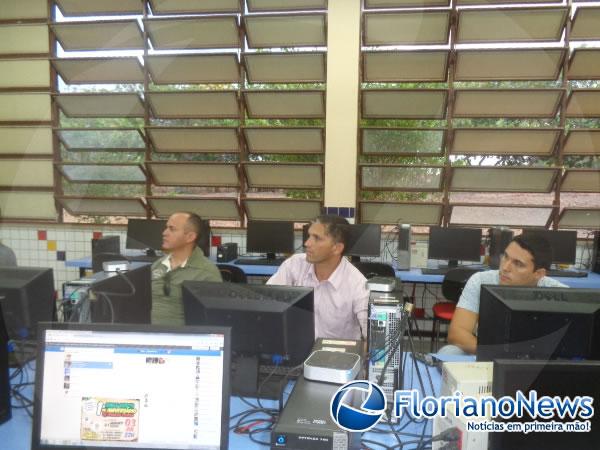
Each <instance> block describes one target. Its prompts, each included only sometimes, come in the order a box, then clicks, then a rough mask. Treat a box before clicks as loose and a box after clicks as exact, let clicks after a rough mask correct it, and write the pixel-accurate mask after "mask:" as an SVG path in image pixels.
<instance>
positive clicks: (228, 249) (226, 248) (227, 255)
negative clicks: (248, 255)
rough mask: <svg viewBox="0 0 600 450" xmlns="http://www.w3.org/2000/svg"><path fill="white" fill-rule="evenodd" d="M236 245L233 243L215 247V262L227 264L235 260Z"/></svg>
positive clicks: (236, 254)
mask: <svg viewBox="0 0 600 450" xmlns="http://www.w3.org/2000/svg"><path fill="white" fill-rule="evenodd" d="M237 257H238V245H237V243H235V242H227V243H226V244H222V245H219V246H218V247H217V262H229V261H233V260H234V259H237Z"/></svg>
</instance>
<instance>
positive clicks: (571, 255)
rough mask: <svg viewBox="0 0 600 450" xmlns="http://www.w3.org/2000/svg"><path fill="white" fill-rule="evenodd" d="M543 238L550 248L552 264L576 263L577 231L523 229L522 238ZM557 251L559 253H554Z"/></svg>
mask: <svg viewBox="0 0 600 450" xmlns="http://www.w3.org/2000/svg"><path fill="white" fill-rule="evenodd" d="M536 234H537V235H540V236H543V237H544V238H545V239H546V240H547V241H548V243H549V244H550V247H551V248H552V264H575V263H576V262H577V230H546V229H537V228H530V229H524V230H523V234H522V236H523V237H525V236H527V235H530V236H531V235H536ZM555 249H558V250H559V251H556V250H555Z"/></svg>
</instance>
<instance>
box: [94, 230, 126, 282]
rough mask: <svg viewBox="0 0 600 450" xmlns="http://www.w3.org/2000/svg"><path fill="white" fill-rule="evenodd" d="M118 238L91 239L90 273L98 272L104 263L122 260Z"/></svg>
mask: <svg viewBox="0 0 600 450" xmlns="http://www.w3.org/2000/svg"><path fill="white" fill-rule="evenodd" d="M120 253H121V239H120V237H119V236H102V237H101V238H100V239H92V272H94V273H96V272H100V271H101V270H102V263H103V262H105V261H111V260H112V261H115V260H122V259H123V257H122V256H121V254H120Z"/></svg>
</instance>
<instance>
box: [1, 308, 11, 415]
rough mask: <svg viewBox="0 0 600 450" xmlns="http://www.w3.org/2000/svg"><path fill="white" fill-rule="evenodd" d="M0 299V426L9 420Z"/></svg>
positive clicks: (8, 397)
mask: <svg viewBox="0 0 600 450" xmlns="http://www.w3.org/2000/svg"><path fill="white" fill-rule="evenodd" d="M1 300H2V298H0V424H2V423H4V422H6V421H7V420H9V419H10V418H11V409H10V378H9V373H8V332H7V331H6V326H5V325H4V316H3V315H2V306H1V304H2V301H1Z"/></svg>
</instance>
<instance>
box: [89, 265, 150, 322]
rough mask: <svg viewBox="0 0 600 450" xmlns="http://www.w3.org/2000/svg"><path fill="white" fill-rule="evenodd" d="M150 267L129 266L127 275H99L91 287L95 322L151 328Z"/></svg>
mask: <svg viewBox="0 0 600 450" xmlns="http://www.w3.org/2000/svg"><path fill="white" fill-rule="evenodd" d="M150 267H151V265H150V264H148V263H139V262H138V263H135V262H133V263H130V269H129V270H128V271H125V272H120V273H117V272H99V273H97V274H95V275H94V281H93V283H92V284H91V286H90V290H91V291H92V292H93V296H94V298H95V300H93V301H92V302H91V320H92V322H117V323H139V324H149V323H150V314H151V311H152V286H151V276H150Z"/></svg>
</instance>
